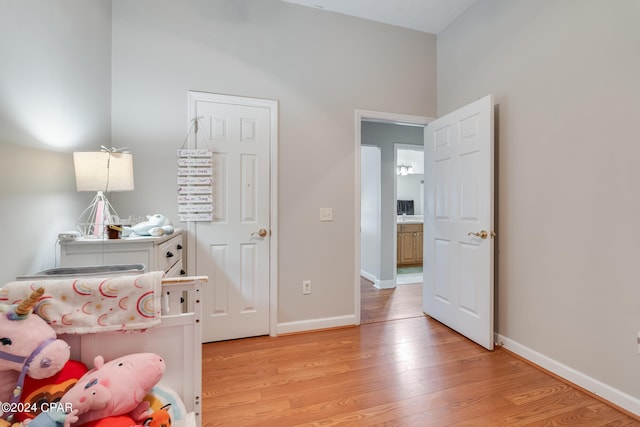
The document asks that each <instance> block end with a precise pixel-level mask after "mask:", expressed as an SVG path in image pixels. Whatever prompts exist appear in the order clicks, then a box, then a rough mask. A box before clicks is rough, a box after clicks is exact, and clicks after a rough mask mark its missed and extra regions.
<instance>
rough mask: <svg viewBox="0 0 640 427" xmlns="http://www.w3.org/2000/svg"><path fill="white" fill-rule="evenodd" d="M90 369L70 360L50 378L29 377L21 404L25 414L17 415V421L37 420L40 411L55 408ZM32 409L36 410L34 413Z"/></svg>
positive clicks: (26, 379)
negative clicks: (35, 378)
mask: <svg viewBox="0 0 640 427" xmlns="http://www.w3.org/2000/svg"><path fill="white" fill-rule="evenodd" d="M88 371H89V369H88V368H87V366H86V365H85V364H84V363H82V362H80V361H78V360H69V361H68V362H67V363H66V364H65V365H64V367H63V368H62V369H61V370H60V371H59V372H58V373H56V374H54V375H52V376H50V377H49V378H42V379H39V380H34V379H33V378H31V377H29V376H27V377H26V378H25V379H24V386H23V388H22V396H21V397H20V402H21V403H22V405H19V406H22V407H23V408H22V409H24V412H17V413H16V418H15V419H16V420H17V421H23V422H24V421H25V420H28V419H32V418H35V417H36V416H37V415H38V414H39V412H40V409H47V408H49V407H55V405H56V403H57V402H59V401H60V399H61V398H62V396H63V395H64V394H65V393H66V392H67V390H69V389H70V388H71V387H73V385H74V384H75V383H77V382H78V380H79V379H80V378H81V377H82V376H83V375H84V374H86V373H87V372H88ZM32 408H36V411H33V410H32Z"/></svg>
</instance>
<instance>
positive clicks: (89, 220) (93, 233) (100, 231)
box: [76, 191, 118, 239]
mask: <svg viewBox="0 0 640 427" xmlns="http://www.w3.org/2000/svg"><path fill="white" fill-rule="evenodd" d="M117 221H118V214H117V213H116V210H115V209H114V208H113V206H112V205H111V203H109V200H108V199H107V197H106V196H105V195H104V193H103V192H102V191H98V192H97V193H96V196H95V197H94V198H93V200H92V201H91V203H90V204H89V206H88V207H87V208H86V209H85V210H84V211H83V212H82V213H81V214H80V217H79V218H78V221H77V222H76V227H77V228H78V230H79V231H80V232H81V233H82V236H83V237H95V238H98V239H102V238H105V236H106V232H105V226H107V225H109V224H114V223H116V222H117Z"/></svg>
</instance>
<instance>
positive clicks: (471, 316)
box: [423, 96, 494, 350]
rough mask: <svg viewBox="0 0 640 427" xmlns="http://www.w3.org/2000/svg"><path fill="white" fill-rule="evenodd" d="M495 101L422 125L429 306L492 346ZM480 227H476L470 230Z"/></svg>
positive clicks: (454, 326)
mask: <svg viewBox="0 0 640 427" xmlns="http://www.w3.org/2000/svg"><path fill="white" fill-rule="evenodd" d="M493 146H494V139H493V100H492V97H491V96H487V97H485V98H482V99H479V100H478V101H475V102H473V103H471V104H469V105H467V106H465V107H463V108H461V109H459V110H456V111H454V112H452V113H450V114H447V115H446V116H444V117H441V118H439V119H437V120H435V121H433V122H431V123H429V125H428V126H427V128H426V132H425V147H424V153H425V202H426V208H427V213H426V215H425V223H424V225H425V232H424V237H425V243H424V251H425V270H424V291H423V308H424V311H425V313H427V314H428V315H429V316H431V317H433V318H434V319H436V320H438V321H440V322H442V323H444V324H445V325H447V326H449V327H450V328H452V329H454V330H456V331H458V332H460V333H461V334H463V335H465V336H466V337H468V338H470V339H471V340H473V341H475V342H477V343H478V344H480V345H482V346H484V347H486V348H488V349H490V350H491V349H493V342H494V339H493V334H494V331H493V318H494V313H493V306H494V301H493V298H494V296H493V295H494V288H493V287H494V271H493V257H494V240H493V229H494V200H493V188H494V187H493V186H494V179H493V176H494V164H493V153H494V149H493ZM473 233H476V234H473Z"/></svg>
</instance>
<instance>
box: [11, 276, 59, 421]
mask: <svg viewBox="0 0 640 427" xmlns="http://www.w3.org/2000/svg"><path fill="white" fill-rule="evenodd" d="M43 293H44V289H43V288H40V289H38V290H37V291H35V292H33V293H32V294H31V295H30V296H29V297H28V298H26V299H25V300H23V301H22V302H20V304H18V305H9V306H7V305H5V304H1V305H0V402H12V401H13V402H16V401H18V399H19V397H20V395H21V393H22V385H23V382H24V379H25V377H26V375H29V376H30V377H31V378H35V379H39V378H48V377H50V376H52V375H54V374H55V373H57V372H58V371H60V370H61V369H62V367H63V366H64V365H65V363H67V361H68V360H69V355H70V349H69V345H68V344H67V343H66V342H64V341H62V340H59V339H57V338H56V333H55V331H54V330H53V329H52V328H51V327H50V326H49V325H48V324H47V322H45V321H44V320H43V319H42V318H40V317H39V316H37V315H35V314H33V313H32V308H33V306H34V305H35V304H36V302H37V301H38V299H39V298H40V297H41V296H42V294H43ZM13 416H14V414H13V413H8V414H0V418H2V419H5V420H9V421H13Z"/></svg>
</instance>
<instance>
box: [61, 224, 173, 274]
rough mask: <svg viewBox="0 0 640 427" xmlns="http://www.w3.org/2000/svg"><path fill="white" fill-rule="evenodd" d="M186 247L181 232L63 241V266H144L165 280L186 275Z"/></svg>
mask: <svg viewBox="0 0 640 427" xmlns="http://www.w3.org/2000/svg"><path fill="white" fill-rule="evenodd" d="M183 248H184V242H183V234H182V230H181V229H176V230H175V231H174V233H172V234H167V235H164V236H160V237H151V236H135V237H124V238H122V239H91V238H81V239H78V240H73V241H64V242H60V265H61V266H62V267H84V266H97V265H113V264H144V265H145V266H146V271H164V273H165V277H179V276H185V275H186V271H185V270H186V268H185V267H184V266H183V261H184V260H183V255H182V253H183Z"/></svg>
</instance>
